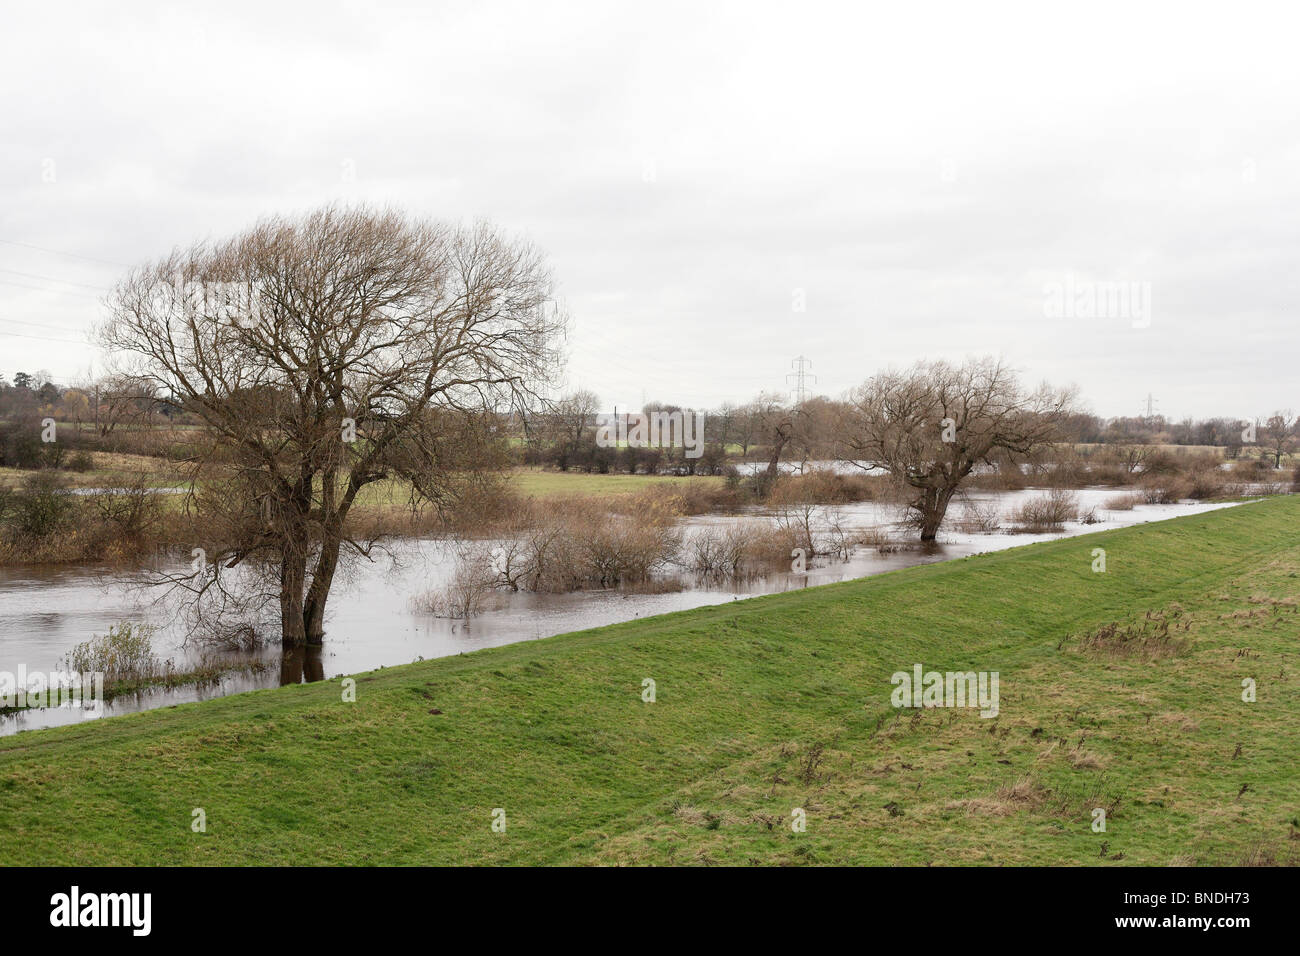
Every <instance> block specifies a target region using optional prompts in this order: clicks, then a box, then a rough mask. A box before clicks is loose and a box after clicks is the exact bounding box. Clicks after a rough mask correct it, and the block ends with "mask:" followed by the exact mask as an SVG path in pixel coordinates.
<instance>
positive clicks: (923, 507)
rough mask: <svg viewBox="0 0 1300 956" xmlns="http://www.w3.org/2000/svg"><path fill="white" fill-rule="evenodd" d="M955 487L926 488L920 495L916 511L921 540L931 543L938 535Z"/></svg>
mask: <svg viewBox="0 0 1300 956" xmlns="http://www.w3.org/2000/svg"><path fill="white" fill-rule="evenodd" d="M956 490H957V489H956V487H955V486H946V485H945V486H943V487H940V488H926V489H924V492H923V494H922V495H921V500H920V502H919V504H918V510H919V511H920V512H921V540H922V541H933V540H934V539H935V538H936V537H938V534H939V526H940V525H942V524H943V518H944V515H946V514H947V513H948V502H950V501H951V500H952V496H953V492H954V491H956Z"/></svg>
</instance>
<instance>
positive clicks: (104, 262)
mask: <svg viewBox="0 0 1300 956" xmlns="http://www.w3.org/2000/svg"><path fill="white" fill-rule="evenodd" d="M0 242H2V243H4V244H5V245H6V246H20V247H22V248H24V249H35V250H36V251H37V252H48V253H50V254H51V255H55V256H67V257H68V258H69V259H85V260H86V261H87V262H98V263H101V264H102V265H106V266H117V267H119V268H122V269H129V268H131V267H130V266H128V265H127V264H126V263H125V262H114V261H113V260H112V259H99V258H96V257H95V256H85V255H82V254H81V253H79V252H63V251H61V250H59V249H49V248H47V247H45V246H38V245H36V244H35V243H31V242H17V241H15V240H13V239H0Z"/></svg>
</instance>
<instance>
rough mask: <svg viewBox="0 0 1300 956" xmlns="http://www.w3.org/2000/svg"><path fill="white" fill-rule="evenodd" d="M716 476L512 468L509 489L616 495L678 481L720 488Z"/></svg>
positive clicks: (540, 493) (543, 493) (544, 493)
mask: <svg viewBox="0 0 1300 956" xmlns="http://www.w3.org/2000/svg"><path fill="white" fill-rule="evenodd" d="M723 481H724V479H722V478H716V477H703V476H701V477H695V478H677V477H674V476H672V475H589V474H585V473H583V472H577V471H571V472H560V471H543V470H542V469H540V468H515V469H514V470H513V471H511V473H510V483H511V486H512V487H513V488H514V489H515V490H516V491H518V492H519V493H520V494H524V495H533V496H536V497H547V496H550V495H566V494H573V495H617V494H627V493H629V492H635V491H640V490H642V489H643V488H647V487H649V486H650V485H660V484H664V483H665V482H667V483H669V484H672V483H674V482H676V483H678V484H679V485H680V484H681V483H682V482H699V483H702V484H714V485H721V484H722V482H723Z"/></svg>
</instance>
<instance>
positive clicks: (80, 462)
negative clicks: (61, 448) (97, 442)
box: [68, 451, 95, 473]
mask: <svg viewBox="0 0 1300 956" xmlns="http://www.w3.org/2000/svg"><path fill="white" fill-rule="evenodd" d="M68 470H69V471H78V472H82V473H84V472H87V471H94V470H95V456H94V455H92V454H91V453H90V452H88V451H79V452H77V453H76V454H74V455H73V456H72V458H71V459H70V460H69V461H68Z"/></svg>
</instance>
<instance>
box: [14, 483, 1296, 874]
mask: <svg viewBox="0 0 1300 956" xmlns="http://www.w3.org/2000/svg"><path fill="white" fill-rule="evenodd" d="M1298 523H1300V498H1296V497H1290V498H1277V499H1270V500H1267V501H1263V502H1260V503H1254V504H1248V505H1244V506H1242V507H1238V508H1232V509H1226V510H1222V511H1218V512H1213V513H1208V514H1204V515H1199V516H1194V517H1189V518H1182V519H1178V520H1175V521H1166V522H1161V523H1155V524H1149V525H1144V526H1141V525H1140V526H1135V527H1132V528H1126V529H1120V530H1115V531H1108V532H1102V533H1099V534H1095V535H1087V536H1084V537H1080V538H1074V539H1069V540H1061V541H1054V542H1049V543H1044V544H1035V545H1030V546H1028V547H1024V548H1018V549H1014V550H1010V551H1003V552H998V553H993V554H988V555H981V556H977V557H973V558H968V559H964V560H961V561H956V562H950V563H946V564H939V565H931V566H926V567H917V568H911V569H908V570H904V571H898V572H893V573H890V574H885V575H881V576H878V577H873V578H869V579H865V580H860V581H854V582H849V583H845V584H839V585H832V586H828V587H821V588H810V589H806V590H801V591H797V592H790V593H786V594H781V595H775V596H770V597H762V598H757V599H754V600H749V601H742V602H737V603H733V604H728V605H723V606H720V607H714V608H707V609H701V610H696V611H690V612H686V613H681V614H673V615H667V616H663V617H658V618H652V619H647V620H640V621H635V622H631V623H627V624H622V625H618V626H614V627H607V628H602V629H599V630H594V631H587V632H583V633H579V634H570V635H564V636H560V637H555V638H550V639H547V640H542V641H531V642H527V643H523V644H517V645H514V646H510V647H504V648H497V649H493V650H485V651H480V652H477V653H474V654H468V655H462V656H460V657H454V658H448V659H442V660H436V661H430V662H425V663H420V664H413V665H408V666H405V667H399V668H392V669H387V670H381V671H377V672H373V673H370V674H366V675H360V676H359V677H358V680H357V688H356V702H355V703H346V702H344V701H342V700H341V697H342V694H341V682H340V680H338V679H335V680H333V681H329V682H325V683H322V684H316V685H306V686H298V687H292V688H283V689H276V690H269V691H259V692H255V693H251V694H244V695H240V696H237V697H231V698H225V699H222V700H217V701H212V702H208V703H203V704H194V705H188V706H182V707H179V708H173V709H169V710H163V711H154V712H150V713H144V714H139V715H132V716H127V717H121V718H114V719H112V720H109V721H105V722H101V723H98V724H96V723H91V722H87V723H83V724H79V725H77V726H73V727H67V728H59V729H54V730H48V731H35V732H29V733H23V734H20V735H17V736H15V737H10V738H6V739H4V740H0V832H3V833H4V834H5V839H4V849H5V853H4V861H5V862H6V863H10V864H16V863H83V864H110V863H135V864H167V863H179V864H212V863H248V864H270V863H317V862H319V863H356V864H397V863H402V864H406V863H456V864H486V863H511V864H522V863H551V864H561V863H611V864H612V863H657V864H666V863H695V864H704V863H720V864H722V863H726V864H747V863H763V864H799V863H805V864H817V863H823V864H825V863H867V864H917V865H922V864H975V863H984V864H987V863H1000V864H1030V863H1035V864H1066V865H1089V864H1091V865H1107V866H1109V865H1127V864H1154V865H1163V864H1171V863H1175V864H1177V863H1184V864H1193V863H1195V864H1229V865H1233V864H1245V863H1267V862H1281V863H1287V862H1290V863H1294V862H1296V859H1297V851H1296V848H1297V847H1300V841H1298V840H1297V836H1298V835H1300V770H1297V766H1296V762H1295V760H1296V754H1297V752H1300V746H1298V745H1300V694H1297V674H1298V673H1300V638H1298V636H1297V632H1298V631H1300V616H1298V615H1297V598H1300V578H1297V574H1300V540H1298V539H1297V536H1296V533H1295V529H1296V527H1297V525H1298ZM1098 547H1101V548H1104V549H1105V550H1106V557H1107V571H1106V573H1103V574H1099V573H1094V572H1093V571H1092V569H1091V568H1092V562H1093V559H1094V556H1093V549H1094V548H1098ZM1175 605H1178V607H1175ZM1149 612H1151V613H1155V612H1160V613H1163V614H1165V615H1168V616H1170V617H1177V618H1178V620H1180V621H1188V620H1190V621H1191V622H1192V623H1191V625H1190V629H1189V630H1187V631H1185V632H1181V633H1180V639H1185V640H1186V644H1187V646H1186V648H1185V650H1183V651H1182V652H1179V653H1173V654H1171V655H1169V656H1160V657H1155V658H1148V657H1144V656H1141V655H1136V656H1126V655H1124V654H1121V653H1101V654H1097V653H1085V652H1083V651H1081V650H1080V649H1078V647H1077V646H1076V644H1074V643H1073V642H1071V641H1069V640H1067V638H1069V637H1070V636H1071V635H1077V634H1081V633H1083V632H1085V631H1089V630H1091V629H1093V628H1096V627H1097V626H1099V625H1103V624H1106V623H1108V622H1112V621H1119V622H1122V623H1131V622H1142V621H1146V619H1147V615H1148V613H1149ZM1175 646H1176V645H1175ZM916 663H919V664H922V665H923V666H924V667H925V668H926V669H931V668H933V669H936V670H963V671H964V670H975V671H981V670H989V671H998V672H999V674H1000V690H1001V694H1000V697H1001V700H1000V714H999V715H998V716H997V717H996V718H993V719H983V718H981V717H980V716H978V714H977V713H976V712H975V711H974V710H969V709H956V708H952V709H928V710H911V709H895V708H893V707H892V706H891V704H890V692H891V690H892V689H893V688H892V686H891V684H890V675H891V674H892V673H894V672H895V671H910V670H911V668H912V665H913V664H916ZM1247 677H1250V678H1254V679H1255V680H1256V681H1257V682H1258V684H1257V688H1258V699H1257V700H1256V701H1255V702H1253V703H1246V702H1243V700H1242V680H1243V678H1247ZM645 678H652V679H653V680H654V681H655V682H656V694H657V699H656V701H655V702H654V703H646V702H643V700H642V696H641V695H642V681H643V679H645ZM1098 807H1100V808H1104V809H1106V811H1107V814H1108V820H1107V829H1106V832H1105V833H1095V832H1093V830H1092V827H1091V823H1092V819H1093V816H1092V814H1093V810H1094V808H1098ZM195 808H202V809H203V810H204V812H205V814H206V821H207V831H206V832H204V833H195V832H192V830H191V819H192V812H193V811H194V809H195ZM497 808H500V809H502V810H504V812H505V820H506V824H507V826H506V830H505V832H494V831H493V829H492V822H493V811H494V809H497ZM796 808H800V809H802V810H804V811H805V813H806V820H807V828H806V832H803V833H795V832H792V829H791V826H790V822H791V820H792V813H793V811H794V810H795V809H796Z"/></svg>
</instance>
